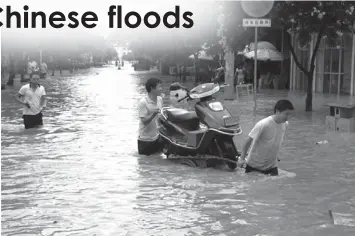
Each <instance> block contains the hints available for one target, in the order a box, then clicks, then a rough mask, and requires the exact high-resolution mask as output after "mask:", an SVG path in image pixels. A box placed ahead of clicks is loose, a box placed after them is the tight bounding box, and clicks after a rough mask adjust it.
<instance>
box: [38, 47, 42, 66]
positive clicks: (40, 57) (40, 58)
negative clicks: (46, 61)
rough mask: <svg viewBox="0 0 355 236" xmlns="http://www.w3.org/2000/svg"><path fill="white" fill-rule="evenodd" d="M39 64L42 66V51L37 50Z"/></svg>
mask: <svg viewBox="0 0 355 236" xmlns="http://www.w3.org/2000/svg"><path fill="white" fill-rule="evenodd" d="M39 64H42V49H40V50H39Z"/></svg>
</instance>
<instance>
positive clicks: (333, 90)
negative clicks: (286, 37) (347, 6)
mask: <svg viewBox="0 0 355 236" xmlns="http://www.w3.org/2000/svg"><path fill="white" fill-rule="evenodd" d="M316 39H317V38H316V35H314V36H313V37H312V40H311V42H310V43H309V44H308V45H307V46H305V47H303V48H301V47H300V46H298V43H297V38H296V37H295V36H292V42H293V45H294V48H295V53H296V54H297V57H298V59H299V62H300V63H301V64H302V65H303V66H306V68H307V69H309V63H310V60H311V57H312V52H313V49H314V46H315V42H316ZM354 67H355V36H354V34H351V33H344V34H343V35H342V36H339V38H338V40H337V46H333V47H332V46H329V45H327V44H326V39H324V38H323V39H322V41H321V43H320V46H319V49H318V52H317V55H316V61H315V71H314V77H313V78H314V79H313V86H312V90H313V92H317V93H325V94H337V95H354V94H355V79H354V73H355V72H354ZM290 90H298V91H306V90H307V77H306V75H305V74H304V73H303V72H302V71H301V70H300V69H299V68H298V67H297V65H296V63H295V61H294V59H293V57H291V72H290Z"/></svg>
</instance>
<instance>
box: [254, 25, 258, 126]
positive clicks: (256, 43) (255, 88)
mask: <svg viewBox="0 0 355 236" xmlns="http://www.w3.org/2000/svg"><path fill="white" fill-rule="evenodd" d="M257 49H258V27H255V40H254V94H253V96H254V110H253V118H254V124H255V121H256V90H257V88H258V58H257Z"/></svg>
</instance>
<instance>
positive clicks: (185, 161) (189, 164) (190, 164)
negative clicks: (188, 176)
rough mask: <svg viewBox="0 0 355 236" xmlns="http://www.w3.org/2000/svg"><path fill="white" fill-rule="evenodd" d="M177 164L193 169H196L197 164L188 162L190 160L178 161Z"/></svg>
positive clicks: (191, 161)
mask: <svg viewBox="0 0 355 236" xmlns="http://www.w3.org/2000/svg"><path fill="white" fill-rule="evenodd" d="M179 163H180V164H182V165H187V166H190V167H194V168H196V167H198V165H197V163H196V162H195V161H193V160H190V159H183V160H179Z"/></svg>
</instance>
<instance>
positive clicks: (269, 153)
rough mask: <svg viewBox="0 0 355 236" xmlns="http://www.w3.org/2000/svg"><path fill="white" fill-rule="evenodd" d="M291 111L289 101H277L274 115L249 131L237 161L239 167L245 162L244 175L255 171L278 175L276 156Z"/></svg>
mask: <svg viewBox="0 0 355 236" xmlns="http://www.w3.org/2000/svg"><path fill="white" fill-rule="evenodd" d="M293 110H294V107H293V105H292V103H291V102H290V101H289V100H279V101H278V102H277V103H276V105H275V108H274V115H271V116H268V117H266V118H264V119H262V120H260V121H259V122H258V123H257V124H256V125H255V127H254V128H253V129H252V130H251V131H250V133H249V136H248V139H247V140H246V142H245V144H244V146H243V149H242V154H241V156H240V157H239V160H238V162H239V164H240V165H241V166H242V165H244V164H245V162H246V167H245V173H248V172H253V171H256V172H260V173H263V174H269V175H278V169H277V162H278V160H279V159H278V157H277V154H278V151H279V149H280V146H281V143H282V141H283V139H284V135H285V131H286V129H287V125H288V121H287V120H288V117H289V115H290V114H291V112H292V111H293ZM250 146H251V148H250V152H249V154H248V156H247V152H248V150H249V147H250ZM246 156H247V158H246ZM245 158H246V160H245Z"/></svg>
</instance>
